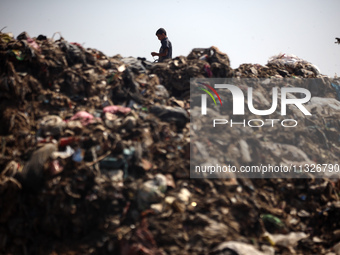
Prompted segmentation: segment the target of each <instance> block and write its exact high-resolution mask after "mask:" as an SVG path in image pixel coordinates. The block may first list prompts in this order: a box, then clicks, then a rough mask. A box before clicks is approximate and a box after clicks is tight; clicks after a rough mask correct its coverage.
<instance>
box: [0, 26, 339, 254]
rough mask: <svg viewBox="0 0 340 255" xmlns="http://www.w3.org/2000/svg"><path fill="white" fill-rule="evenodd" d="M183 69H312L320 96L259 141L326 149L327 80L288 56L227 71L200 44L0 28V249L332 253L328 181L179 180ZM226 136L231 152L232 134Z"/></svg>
mask: <svg viewBox="0 0 340 255" xmlns="http://www.w3.org/2000/svg"><path fill="white" fill-rule="evenodd" d="M192 77H202V78H203V77H241V78H244V77H247V78H270V79H274V78H283V77H295V78H297V79H298V78H318V79H321V80H322V84H323V87H322V88H320V87H316V88H312V91H311V93H312V96H314V97H317V98H321V99H331V100H333V101H332V102H333V107H332V106H329V105H328V106H327V103H326V102H324V105H322V106H323V107H321V108H320V107H318V106H317V105H316V106H315V108H314V110H315V113H316V114H318V116H319V117H320V118H318V119H316V120H315V121H314V122H313V123H309V124H308V123H304V125H306V126H307V125H308V126H309V128H308V129H303V128H299V129H297V131H296V132H295V133H293V132H291V133H275V132H274V131H273V133H270V134H268V135H267V136H266V137H265V140H266V142H267V145H268V146H269V147H270V146H275V144H284V145H287V146H286V147H284V146H283V147H281V148H288V149H289V148H294V149H296V150H303V151H304V152H305V153H306V155H307V156H308V157H309V158H310V159H314V160H323V161H324V162H327V160H328V159H331V160H334V159H336V158H337V159H338V158H339V155H340V154H339V148H340V147H339V140H340V139H339V109H338V108H336V107H338V105H337V104H339V102H338V101H337V100H339V94H340V92H339V85H340V81H339V80H338V79H336V78H334V79H333V78H329V77H327V76H324V75H322V74H320V71H319V69H318V68H317V67H316V66H315V65H313V64H311V63H309V62H307V61H304V60H302V59H299V58H298V57H296V56H294V55H286V54H279V55H277V56H274V57H272V58H271V59H270V60H269V61H268V63H267V64H266V65H265V66H262V65H259V64H242V65H240V66H239V67H238V68H236V69H232V68H231V67H230V60H229V57H228V55H227V54H225V53H222V52H220V51H219V50H218V48H217V47H214V46H213V47H210V48H207V49H206V48H195V49H193V50H192V51H191V53H190V54H189V55H188V56H187V57H185V56H179V57H176V58H174V59H171V60H168V61H167V62H165V63H151V62H149V61H147V60H146V59H143V58H133V57H128V58H126V57H122V56H120V55H116V56H113V57H108V56H106V55H105V54H103V53H102V52H101V51H99V50H96V49H91V48H84V47H83V46H82V45H80V44H78V43H72V42H68V41H66V40H65V39H64V38H62V37H61V36H60V38H59V39H58V40H55V39H53V38H47V37H46V36H43V35H39V36H38V37H35V38H31V37H30V36H29V35H28V34H27V33H26V32H23V33H21V34H20V35H19V36H17V38H14V37H13V35H12V34H11V33H0V98H1V101H0V123H1V126H0V139H1V143H0V144H1V146H0V153H1V157H0V221H1V224H0V253H1V254H130V255H133V254H191V255H192V254H274V253H275V254H293V253H296V254H326V253H327V252H333V253H329V254H340V253H339V249H340V248H339V246H340V245H339V241H340V225H339V222H340V221H339V220H338V219H339V217H340V202H339V194H340V193H339V192H340V183H339V181H338V180H333V179H327V178H320V179H314V178H309V179H279V178H277V179H235V178H232V179H190V173H189V165H190V126H189V115H190V100H189V87H190V78H192ZM263 89H266V88H263ZM265 97H268V95H265ZM321 99H320V100H321ZM268 100H270V98H268ZM321 101H322V100H321ZM327 102H328V101H327ZM319 103H320V102H319ZM334 105H335V106H334ZM305 132H309V133H308V137H307V136H305V134H306V133H305ZM311 136H313V137H314V138H313V139H310V138H309V137H311ZM226 143H227V144H228V146H227V147H228V148H229V149H227V150H226V152H225V153H227V156H235V155H236V157H237V158H238V160H239V161H240V162H241V161H242V160H243V159H244V158H245V157H242V153H246V152H244V151H242V150H240V149H238V148H239V145H240V139H238V138H237V136H235V137H230V139H229V140H228V141H226ZM244 143H246V144H248V145H249V146H248V147H247V146H246V147H245V148H248V149H249V151H248V153H250V154H251V155H253V156H254V154H253V153H260V152H259V151H258V150H256V149H255V147H256V146H263V144H261V143H262V141H261V138H259V137H256V136H255V137H253V138H250V137H247V138H245V139H244V140H243V141H242V144H244ZM288 145H290V146H291V147H289V146H288ZM269 147H268V148H269ZM235 151H236V152H237V153H236V154H233V153H234V152H235ZM283 153H284V152H283V151H281V154H280V155H279V156H284V155H283ZM286 153H289V151H287V152H286ZM260 154H261V153H260ZM262 156H265V155H264V154H262ZM268 156H270V155H268ZM271 157H273V155H271ZM334 252H335V253H334Z"/></svg>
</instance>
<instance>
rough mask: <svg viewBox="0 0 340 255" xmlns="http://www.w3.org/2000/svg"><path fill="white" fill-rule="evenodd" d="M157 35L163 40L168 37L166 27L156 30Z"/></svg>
mask: <svg viewBox="0 0 340 255" xmlns="http://www.w3.org/2000/svg"><path fill="white" fill-rule="evenodd" d="M156 36H157V37H158V40H163V39H164V38H166V31H165V29H164V28H160V29H158V30H157V31H156Z"/></svg>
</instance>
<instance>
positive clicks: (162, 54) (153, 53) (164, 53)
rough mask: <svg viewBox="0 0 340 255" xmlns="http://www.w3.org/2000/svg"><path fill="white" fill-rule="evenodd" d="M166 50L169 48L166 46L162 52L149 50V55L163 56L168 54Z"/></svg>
mask: <svg viewBox="0 0 340 255" xmlns="http://www.w3.org/2000/svg"><path fill="white" fill-rule="evenodd" d="M168 51H169V49H168V48H166V49H165V50H164V52H163V53H157V52H151V55H152V56H159V57H165V56H166V55H168Z"/></svg>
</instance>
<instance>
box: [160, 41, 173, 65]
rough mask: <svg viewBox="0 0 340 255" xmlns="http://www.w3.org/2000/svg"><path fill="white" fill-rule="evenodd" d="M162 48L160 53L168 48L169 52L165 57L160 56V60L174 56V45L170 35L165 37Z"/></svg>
mask: <svg viewBox="0 0 340 255" xmlns="http://www.w3.org/2000/svg"><path fill="white" fill-rule="evenodd" d="M161 44H162V46H161V48H160V49H159V53H163V52H164V51H165V49H166V48H168V54H167V55H166V56H164V57H159V59H158V62H163V60H164V59H167V58H172V45H171V42H170V40H169V38H168V37H166V38H164V39H163V40H162V41H161Z"/></svg>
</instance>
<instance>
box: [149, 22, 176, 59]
mask: <svg viewBox="0 0 340 255" xmlns="http://www.w3.org/2000/svg"><path fill="white" fill-rule="evenodd" d="M156 36H157V37H158V40H160V41H161V44H162V46H161V48H160V49H159V53H157V52H151V55H152V56H158V57H159V58H158V62H163V61H164V60H165V59H167V58H170V59H171V58H172V45H171V42H170V40H169V38H168V37H167V36H166V31H165V29H164V28H160V29H158V30H157V31H156Z"/></svg>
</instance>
